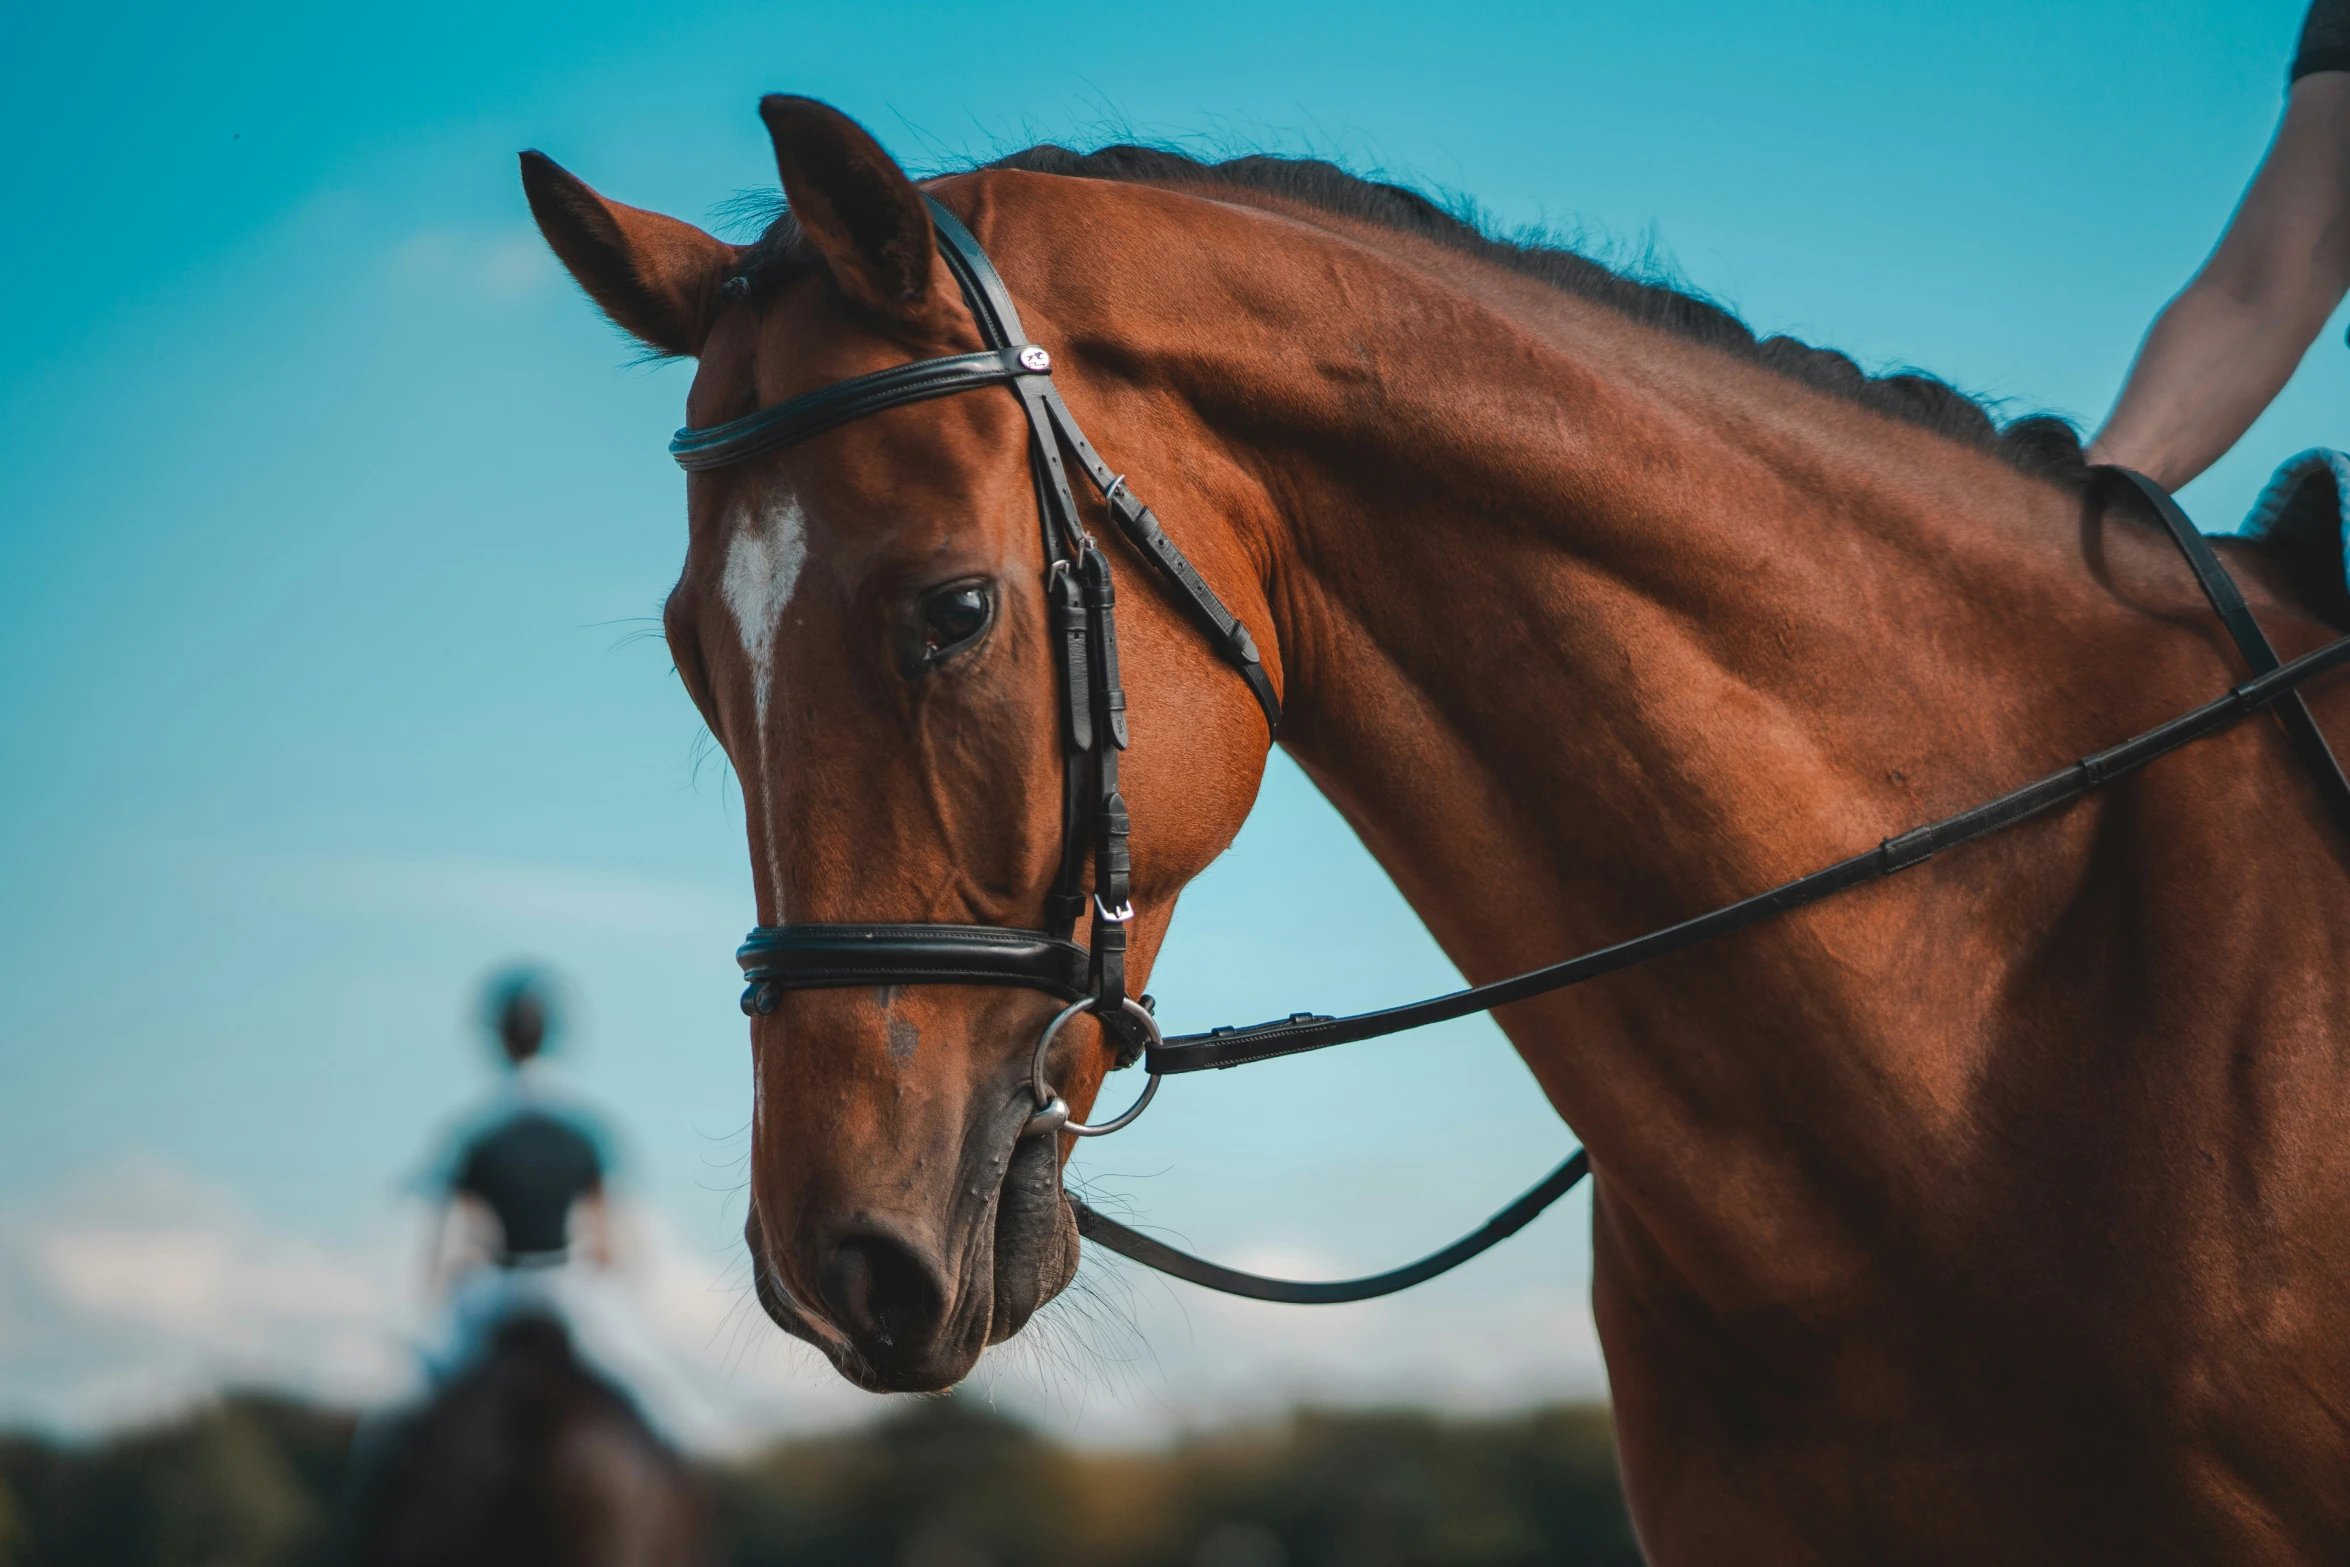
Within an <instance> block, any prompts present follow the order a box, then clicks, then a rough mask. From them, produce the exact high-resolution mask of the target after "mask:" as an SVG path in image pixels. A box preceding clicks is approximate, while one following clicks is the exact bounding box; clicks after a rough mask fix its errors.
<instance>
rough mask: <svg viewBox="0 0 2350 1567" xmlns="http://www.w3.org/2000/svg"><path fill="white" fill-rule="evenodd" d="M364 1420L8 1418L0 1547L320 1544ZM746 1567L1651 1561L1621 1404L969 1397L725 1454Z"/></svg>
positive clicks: (10, 1551)
mask: <svg viewBox="0 0 2350 1567" xmlns="http://www.w3.org/2000/svg"><path fill="white" fill-rule="evenodd" d="M356 1426H357V1422H356V1421H355V1419H354V1418H353V1417H352V1416H351V1415H349V1414H347V1413H343V1412H339V1411H333V1410H320V1409H313V1408H309V1407H305V1406H303V1405H299V1404H294V1403H289V1402H287V1401H285V1400H283V1399H277V1398H272V1397H269V1396H266V1395H258V1394H247V1395H240V1396H236V1397H232V1398H229V1399H226V1400H224V1401H222V1402H220V1403H218V1404H216V1405H213V1406H210V1407H208V1408H205V1409H202V1410H199V1411H197V1412H194V1413H192V1414H189V1415H186V1416H184V1417H182V1418H180V1419H177V1420H174V1421H172V1422H170V1423H168V1424H164V1425H159V1426H155V1427H153V1428H150V1429H146V1430H141V1431H135V1432H129V1433H125V1434H123V1435H120V1436H117V1437H115V1438H113V1439H111V1440H108V1441H106V1442H104V1443H101V1444H97V1445H93V1446H87V1447H68V1446H59V1445H56V1444H52V1443H49V1442H44V1441H41V1440H37V1439H34V1438H31V1437H25V1436H13V1437H0V1567H311V1564H320V1567H325V1564H330V1563H332V1562H333V1561H334V1560H335V1558H336V1555H337V1548H336V1538H335V1525H336V1500H337V1497H338V1495H339V1493H340V1489H341V1486H342V1482H343V1477H344V1474H345V1470H346V1466H347V1464H348V1462H349V1456H350V1448H351V1439H352V1435H353V1432H354V1430H355V1429H356ZM703 1472H704V1474H705V1476H706V1479H707V1483H708V1485H709V1488H710V1496H711V1505H712V1511H713V1516H714V1520H715V1523H716V1525H717V1538H716V1549H717V1560H719V1561H721V1562H724V1563H728V1564H730V1567H1013V1564H1019V1567H1062V1564H1067V1567H1080V1564H1082V1567H1533V1564H1536V1563H1540V1564H1543V1567H1584V1564H1589V1567H1616V1564H1625V1567H1630V1564H1635V1563H1637V1562H1638V1561H1639V1559H1640V1558H1639V1553H1638V1551H1637V1550H1636V1549H1635V1548H1634V1546H1633V1544H1632V1537H1631V1530H1630V1527H1629V1526H1628V1524H1627V1523H1626V1522H1625V1518H1624V1512H1623V1504H1622V1500H1621V1498H1620V1496H1619V1494H1618V1492H1617V1488H1616V1471H1615V1458H1614V1452H1613V1447H1612V1442H1611V1438H1610V1432H1609V1425H1608V1416H1607V1412H1606V1410H1605V1409H1604V1408H1601V1407H1598V1406H1592V1405H1566V1406H1560V1407H1555V1408H1549V1409H1542V1410H1537V1411H1534V1412H1532V1413H1528V1414H1521V1415H1512V1416H1507V1417H1499V1418H1491V1419H1476V1420H1459V1419H1440V1418H1437V1417H1435V1416H1432V1415H1427V1414H1421V1413H1415V1412H1410V1411H1396V1412H1382V1413H1336V1412H1331V1411H1317V1410H1305V1411H1300V1412H1299V1413H1297V1414H1296V1415H1294V1416H1292V1417H1291V1418H1290V1419H1289V1420H1287V1421H1286V1422H1283V1423H1282V1424H1279V1425H1276V1426H1269V1427H1262V1428H1248V1429H1236V1430H1230V1431H1222V1432H1215V1433H1208V1434H1203V1435H1199V1436H1196V1437H1192V1438H1189V1439H1186V1440H1184V1441H1182V1442H1179V1443H1177V1444H1175V1445H1173V1446H1171V1447H1169V1448H1167V1449H1164V1450H1160V1451H1153V1452H1098V1451H1086V1450H1080V1449H1074V1448H1069V1447H1064V1446H1062V1445H1059V1444H1057V1443H1055V1442H1053V1441H1051V1440H1048V1439H1047V1438H1045V1437H1043V1436H1041V1435H1039V1434H1037V1433H1036V1432H1033V1431H1031V1430H1029V1429H1027V1428H1025V1427H1023V1426H1021V1425H1019V1424H1018V1423H1016V1422H1014V1421H1011V1420H1009V1419H1006V1418H1004V1417H1003V1416H1002V1415H1000V1414H997V1413H995V1412H994V1411H992V1410H990V1409H989V1408H988V1407H987V1406H986V1405H984V1404H982V1403H979V1402H977V1401H974V1400H971V1399H968V1398H953V1397H950V1398H938V1399H923V1400H909V1401H906V1402H905V1403H903V1404H902V1405H901V1406H900V1407H899V1408H897V1409H896V1410H895V1411H893V1412H892V1413H891V1414H890V1415H889V1416H888V1417H887V1418H886V1419H884V1420H882V1421H880V1422H878V1423H876V1424H875V1425H873V1426H871V1427H868V1428H866V1429H863V1430H860V1431H855V1432H848V1433H835V1434H831V1435H827V1436H823V1437H817V1438H810V1439H805V1440H797V1441H790V1442H783V1443H779V1444H777V1445H776V1446H774V1447H771V1448H768V1449H766V1450H765V1451H763V1452H760V1453H758V1454H756V1455H754V1456H752V1457H750V1458H747V1459H745V1460H742V1461H739V1462H735V1463H727V1464H710V1465H706V1466H705V1467H704V1471H703Z"/></svg>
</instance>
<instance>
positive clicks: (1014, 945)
mask: <svg viewBox="0 0 2350 1567" xmlns="http://www.w3.org/2000/svg"><path fill="white" fill-rule="evenodd" d="M734 960H735V962H736V963H738V964H740V965H741V967H742V971H743V979H744V980H745V981H746V982H747V983H746V984H745V986H744V989H743V1011H744V1012H746V1013H748V1014H750V1015H751V1016H754V1017H757V1016H762V1015H764V1014H766V1013H769V1012H772V1011H774V1010H775V1007H776V1003H777V1002H779V1001H780V1000H781V999H782V993H783V992H784V991H787V990H845V989H853V988H855V987H857V986H860V985H914V984H933V985H1023V986H1026V987H1028V988H1029V989H1032V990H1049V991H1051V992H1052V993H1053V994H1054V995H1056V996H1059V997H1060V998H1061V999H1062V1000H1064V1001H1075V1000H1076V999H1077V998H1078V997H1080V996H1083V995H1086V994H1088V992H1087V990H1086V967H1087V963H1088V961H1089V960H1088V957H1087V954H1086V951H1085V949H1084V948H1083V947H1081V946H1079V945H1077V944H1076V943H1075V942H1073V941H1063V940H1061V939H1059V938H1057V937H1054V936H1048V935H1046V934H1045V933H1044V932H1043V931H1041V930H1009V929H1006V928H1004V927H1002V926H999V925H762V926H760V927H759V928H758V929H756V930H754V931H752V932H751V933H750V934H749V935H748V936H745V937H744V938H743V944H742V945H741V946H740V947H738V948H736V949H735V954H734Z"/></svg>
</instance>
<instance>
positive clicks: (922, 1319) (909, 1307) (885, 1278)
mask: <svg viewBox="0 0 2350 1567" xmlns="http://www.w3.org/2000/svg"><path fill="white" fill-rule="evenodd" d="M817 1283H818V1287H819V1288H821V1289H822V1290H823V1292H824V1304H825V1306H826V1308H827V1309H828V1310H829V1311H830V1312H831V1313H832V1319H833V1321H834V1322H835V1323H837V1324H838V1325H839V1326H840V1328H841V1329H842V1330H843V1331H844V1332H846V1333H847V1334H848V1335H849V1336H850V1337H851V1338H853V1339H855V1340H856V1341H857V1342H858V1343H859V1344H861V1345H864V1346H867V1347H868V1348H872V1347H878V1348H883V1349H891V1348H896V1347H898V1346H900V1345H907V1344H920V1343H922V1342H923V1341H924V1340H926V1339H928V1338H929V1337H930V1335H931V1333H932V1332H933V1331H934V1330H935V1329H936V1328H937V1326H938V1320H939V1315H940V1312H941V1311H942V1310H943V1308H944V1301H943V1299H942V1296H941V1292H940V1290H939V1287H938V1285H937V1283H936V1282H935V1281H934V1280H933V1279H932V1277H931V1273H930V1270H929V1269H928V1268H927V1267H925V1266H923V1264H922V1262H921V1260H920V1259H919V1258H917V1257H916V1256H915V1255H914V1254H913V1253H912V1252H910V1251H908V1250H907V1249H906V1248H905V1247H903V1246H901V1245H899V1244H898V1243H897V1242H896V1241H893V1240H888V1239H886V1238H884V1237H882V1236H879V1235H852V1236H850V1237H849V1238H848V1239H847V1240H845V1241H842V1242H841V1243H840V1244H839V1245H838V1246H835V1247H834V1248H833V1250H832V1255H831V1256H830V1257H828V1258H826V1259H825V1261H824V1272H823V1275H822V1276H821V1277H820V1278H819V1279H818V1281H817Z"/></svg>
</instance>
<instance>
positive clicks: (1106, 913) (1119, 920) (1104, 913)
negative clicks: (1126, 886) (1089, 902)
mask: <svg viewBox="0 0 2350 1567" xmlns="http://www.w3.org/2000/svg"><path fill="white" fill-rule="evenodd" d="M1093 907H1094V912H1095V913H1097V914H1099V915H1100V916H1101V917H1102V918H1103V919H1106V920H1108V921H1109V922H1110V923H1111V924H1113V925H1123V924H1125V923H1126V922H1127V921H1128V920H1130V919H1132V918H1134V900H1133V899H1132V898H1129V899H1127V900H1126V901H1125V902H1124V903H1121V904H1119V905H1118V906H1117V907H1116V908H1114V909H1113V908H1111V907H1110V906H1109V905H1108V904H1106V903H1104V902H1103V901H1102V895H1101V894H1100V893H1098V892H1097V893H1095V894H1094V895H1093Z"/></svg>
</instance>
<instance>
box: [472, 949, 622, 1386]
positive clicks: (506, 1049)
mask: <svg viewBox="0 0 2350 1567" xmlns="http://www.w3.org/2000/svg"><path fill="white" fill-rule="evenodd" d="M486 1000H487V1006H486V1008H485V1010H486V1013H487V1021H488V1023H489V1025H490V1027H491V1029H492V1031H493V1032H494V1033H495V1034H496V1036H497V1041H498V1045H499V1049H500V1052H501V1056H500V1059H501V1060H502V1062H503V1063H504V1066H505V1075H504V1081H503V1082H502V1083H501V1084H500V1085H499V1091H498V1092H497V1094H496V1095H495V1096H494V1097H493V1099H492V1101H491V1103H490V1105H489V1106H488V1107H487V1108H486V1109H485V1110H484V1111H483V1112H482V1113H481V1114H480V1115H478V1116H476V1117H475V1118H474V1120H473V1122H472V1123H471V1126H470V1129H469V1130H468V1131H466V1132H465V1133H463V1134H461V1136H460V1138H459V1139H458V1140H457V1144H456V1148H455V1153H454V1156H453V1157H452V1158H450V1159H449V1160H448V1161H447V1162H446V1164H445V1165H444V1166H443V1167H442V1169H441V1170H440V1171H439V1172H438V1174H437V1175H436V1177H435V1179H434V1187H435V1196H436V1197H438V1198H440V1199H441V1200H442V1206H441V1207H440V1208H439V1210H438V1211H437V1213H436V1214H435V1215H434V1220H433V1223H432V1225H431V1226H430V1233H429V1236H428V1239H427V1246H428V1248H429V1250H428V1252H427V1255H426V1281H427V1287H428V1289H430V1290H431V1291H432V1292H433V1293H434V1294H436V1295H437V1294H438V1293H440V1291H441V1289H442V1287H443V1286H444V1285H445V1286H447V1288H448V1294H449V1311H448V1324H447V1329H446V1332H445V1334H444V1337H443V1340H442V1342H441V1343H440V1344H438V1345H436V1346H434V1347H433V1348H432V1349H431V1350H428V1352H427V1355H426V1359H427V1361H428V1363H429V1364H430V1365H431V1367H432V1370H433V1372H434V1374H435V1376H436V1377H437V1378H439V1379H442V1380H446V1379H448V1378H450V1377H453V1376H456V1375H458V1374H459V1373H461V1372H463V1371H464V1370H465V1369H466V1368H467V1367H468V1366H469V1365H470V1364H471V1363H472V1362H473V1361H474V1359H475V1358H476V1357H477V1356H478V1355H479V1353H480V1351H481V1348H482V1346H483V1345H484V1344H485V1343H487V1342H488V1339H489V1336H490V1334H491V1333H492V1332H493V1331H494V1330H495V1329H496V1327H497V1325H498V1324H499V1323H500V1322H502V1321H504V1320H505V1319H506V1318H508V1317H511V1316H515V1315H518V1314H520V1313H523V1312H535V1313H539V1314H542V1315H547V1316H552V1317H555V1318H556V1319H557V1320H559V1321H560V1320H565V1319H567V1318H568V1317H569V1316H570V1315H571V1312H569V1311H567V1310H566V1309H565V1308H566V1301H565V1298H564V1297H565V1296H566V1294H567V1293H570V1292H567V1291H565V1290H563V1289H562V1288H561V1287H560V1278H561V1275H562V1273H563V1272H564V1271H565V1270H564V1264H565V1263H566V1262H568V1261H571V1260H573V1258H574V1257H575V1256H578V1257H582V1258H584V1260H585V1261H586V1263H587V1264H589V1265H590V1266H592V1267H594V1268H596V1269H608V1268H610V1267H611V1266H612V1265H613V1262H614V1247H613V1224H612V1215H611V1210H610V1205H609V1204H608V1203H607V1201H606V1200H605V1191H604V1176H605V1171H606V1168H607V1162H608V1161H607V1158H606V1154H605V1148H606V1139H605V1138H604V1136H603V1134H602V1132H601V1130H600V1129H599V1128H598V1127H597V1125H596V1123H595V1121H594V1120H593V1119H592V1118H591V1117H589V1116H588V1115H587V1114H586V1113H585V1112H584V1111H582V1110H581V1109H580V1108H578V1107H577V1106H576V1105H574V1104H571V1103H568V1102H566V1098H565V1096H564V1095H563V1094H562V1093H561V1092H560V1090H559V1089H558V1088H557V1086H556V1085H555V1084H554V1083H553V1081H552V1080H551V1079H550V1077H549V1073H548V1068H547V1066H546V1064H545V1062H544V1060H543V1059H542V1052H544V1051H545V1049H546V1048H547V1045H548V1043H549V1041H550V1038H551V1036H552V1035H553V1033H554V1031H555V1018H554V1016H553V1006H552V1002H551V1000H550V998H549V995H548V987H547V985H546V983H545V982H544V981H543V980H542V979H541V978H540V977H539V976H537V975H535V974H531V973H527V972H517V973H513V974H508V975H505V976H503V977H501V978H500V979H498V980H495V981H493V982H492V983H491V985H490V987H489V991H488V994H487V997H486ZM452 1232H454V1233H452Z"/></svg>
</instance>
